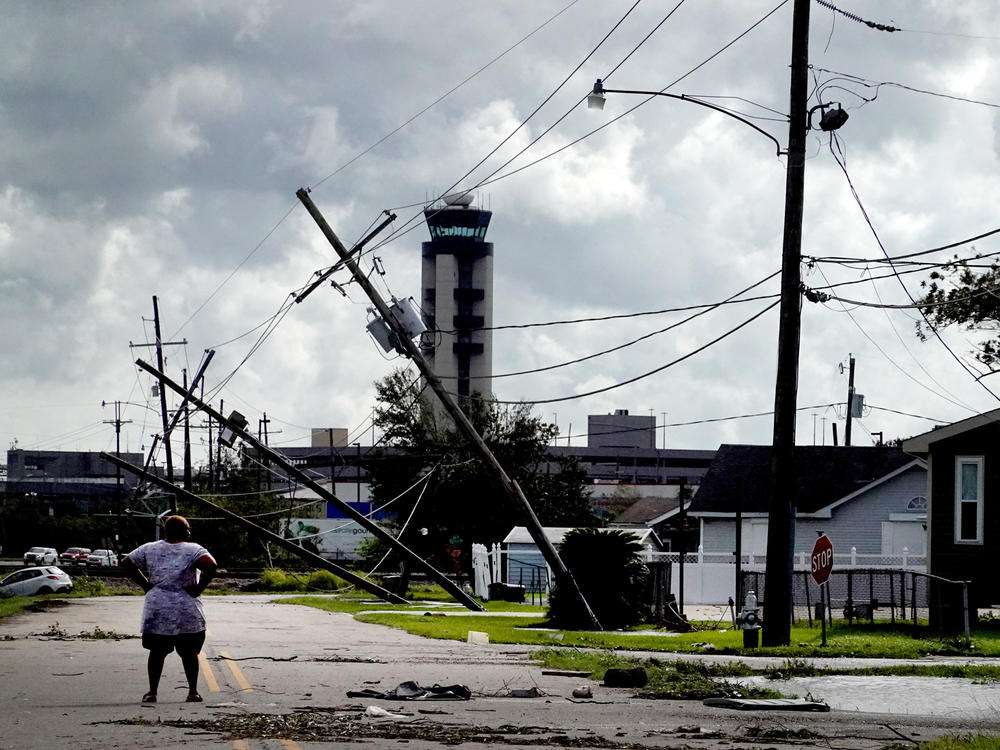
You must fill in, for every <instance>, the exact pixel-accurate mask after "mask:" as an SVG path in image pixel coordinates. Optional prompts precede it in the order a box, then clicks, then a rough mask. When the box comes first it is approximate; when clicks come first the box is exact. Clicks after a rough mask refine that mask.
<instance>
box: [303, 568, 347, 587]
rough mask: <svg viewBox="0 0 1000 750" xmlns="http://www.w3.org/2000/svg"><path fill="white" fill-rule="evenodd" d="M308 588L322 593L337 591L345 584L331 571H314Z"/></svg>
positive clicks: (310, 575) (310, 576)
mask: <svg viewBox="0 0 1000 750" xmlns="http://www.w3.org/2000/svg"><path fill="white" fill-rule="evenodd" d="M307 585H308V587H309V588H310V589H319V590H320V591H336V590H337V589H339V588H342V587H343V586H344V585H345V584H344V582H343V581H342V580H340V579H339V578H337V576H335V575H334V574H333V573H331V572H330V571H329V570H314V571H313V572H312V573H310V574H309V582H308V584H307Z"/></svg>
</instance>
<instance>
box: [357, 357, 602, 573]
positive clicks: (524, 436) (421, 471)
mask: <svg viewBox="0 0 1000 750" xmlns="http://www.w3.org/2000/svg"><path fill="white" fill-rule="evenodd" d="M375 390H376V395H377V398H378V401H379V406H377V407H376V409H375V424H376V425H377V426H378V427H379V428H380V429H381V430H382V431H383V434H384V435H385V438H384V440H385V442H386V443H387V444H388V445H389V446H392V447H394V448H396V449H399V450H397V451H393V454H392V455H391V456H390V455H389V454H387V453H383V454H382V455H381V456H376V457H375V459H374V460H373V461H372V462H371V465H370V468H371V479H372V494H373V497H374V500H375V502H376V503H377V504H378V505H380V506H382V505H385V504H387V503H392V505H391V506H390V508H391V509H392V510H393V511H394V512H395V516H396V519H397V528H401V527H402V525H403V524H407V528H406V532H405V536H404V538H403V541H404V543H405V544H407V545H408V546H410V547H411V548H412V549H414V551H416V552H419V553H421V554H425V555H427V556H428V559H430V560H431V561H432V563H433V564H435V566H437V567H439V568H440V569H441V570H443V571H444V572H449V573H452V572H457V573H458V574H459V575H460V576H462V575H468V573H469V572H470V571H469V560H470V556H471V545H472V543H474V542H480V543H483V544H490V543H493V542H499V541H500V540H501V539H503V537H504V536H506V535H507V533H508V532H509V531H510V529H511V528H512V527H513V526H515V525H523V523H524V521H523V519H522V518H521V517H520V515H519V513H518V511H517V510H516V509H515V507H514V505H513V503H512V502H511V501H510V500H509V498H508V497H507V496H506V494H505V493H504V492H503V490H502V489H501V488H500V487H499V486H497V485H496V484H495V483H494V480H493V478H492V476H491V474H490V473H489V472H488V471H487V470H486V468H485V467H484V466H483V464H482V461H481V459H480V456H479V454H478V453H477V452H476V451H475V450H474V449H473V448H472V447H471V446H470V445H469V444H468V441H467V440H466V439H465V437H464V436H462V435H461V434H460V433H459V432H458V431H457V429H456V428H455V426H454V425H453V424H451V419H450V418H449V417H448V416H447V415H445V414H444V413H443V412H442V411H440V410H437V409H435V408H433V406H432V405H431V402H430V398H429V397H428V396H427V395H426V394H425V393H423V392H422V390H421V389H420V388H419V387H418V386H417V384H416V382H414V381H413V379H412V378H411V376H410V375H408V374H407V373H406V372H405V371H402V370H397V371H395V372H393V373H390V374H389V375H388V376H386V377H385V378H383V379H382V380H380V381H378V382H376V383H375ZM462 409H463V411H464V412H465V413H466V415H467V416H468V418H469V421H470V422H472V424H473V426H475V428H476V429H477V430H478V431H479V434H480V435H482V437H483V440H484V441H485V442H486V444H487V445H488V446H489V448H490V450H491V451H493V454H494V455H495V456H496V457H497V460H499V461H500V464H501V465H502V466H503V467H504V469H505V470H506V471H507V473H508V474H509V475H510V477H511V478H512V479H513V480H515V481H517V482H518V483H519V484H520V485H521V488H522V489H523V490H524V493H525V496H526V497H527V498H528V500H529V502H530V503H531V506H532V508H533V510H534V511H535V514H536V515H537V516H538V519H539V521H540V522H541V523H542V524H543V525H546V524H547V525H560V526H594V525H597V518H596V516H595V515H594V514H593V512H592V511H591V509H590V502H589V496H588V492H587V490H586V487H585V478H586V474H585V472H584V471H583V469H582V468H581V467H580V466H579V464H578V463H577V462H576V461H575V460H572V459H570V460H562V461H555V460H551V461H550V460H549V459H548V458H547V456H546V453H547V446H548V444H549V443H550V442H551V441H552V439H553V438H554V437H555V435H556V428H555V426H554V425H551V424H547V423H545V422H542V421H541V420H540V419H538V418H537V417H535V416H533V415H532V414H531V409H530V407H529V406H528V405H527V404H516V405H512V406H501V405H499V404H496V403H495V402H492V401H487V400H485V399H482V398H480V397H479V396H478V395H476V396H473V397H472V398H469V399H467V400H466V401H465V402H464V403H463V405H462ZM428 473H429V476H428ZM425 476H426V477H427V479H426V486H425V485H424V483H423V482H421V481H420V480H421V478H422V477H425ZM418 498H419V502H418ZM407 521H408V523H407Z"/></svg>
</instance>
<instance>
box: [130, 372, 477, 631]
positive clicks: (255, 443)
mask: <svg viewBox="0 0 1000 750" xmlns="http://www.w3.org/2000/svg"><path fill="white" fill-rule="evenodd" d="M136 364H137V365H138V366H139V367H141V368H142V369H144V370H146V371H147V372H148V373H150V374H151V375H153V376H155V377H157V378H159V380H160V382H161V383H162V384H163V385H165V386H166V387H168V388H170V389H172V390H173V391H175V392H177V393H181V394H183V393H187V391H186V390H185V389H184V388H183V387H182V386H180V385H178V384H177V383H175V382H174V381H173V380H171V379H170V378H169V377H167V376H166V375H164V374H163V373H162V372H159V371H157V370H156V369H155V368H153V367H152V366H150V365H148V364H147V363H145V362H143V361H142V360H141V359H139V360H136ZM189 397H190V402H191V403H192V404H194V406H196V407H197V408H198V409H200V410H201V411H203V412H205V413H206V414H208V415H209V416H210V417H212V418H213V419H215V420H216V421H217V422H219V424H221V425H224V426H226V427H227V428H228V429H230V430H232V431H233V433H234V434H235V435H236V436H238V437H239V438H241V439H242V440H243V441H244V442H246V443H247V444H248V445H251V446H252V447H253V448H255V449H256V450H257V451H259V452H260V453H261V455H263V456H266V457H267V458H268V459H269V460H270V461H271V462H272V463H274V464H276V465H278V466H280V467H281V468H282V469H283V470H284V471H286V472H287V473H288V474H290V475H291V476H294V477H295V478H296V479H297V480H298V481H299V482H301V483H302V484H303V485H305V486H306V487H308V488H309V489H311V490H312V491H313V492H315V493H316V494H317V495H319V496H320V497H321V498H323V499H324V500H326V501H327V502H329V503H330V504H332V505H334V506H336V507H337V509H338V510H340V511H341V512H343V513H344V514H345V515H346V516H347V517H348V518H350V519H351V520H352V521H354V522H355V523H357V524H358V525H360V526H361V527H363V528H365V529H367V530H368V531H370V532H371V533H372V534H373V535H375V536H376V537H378V538H379V539H380V540H381V541H383V542H385V543H386V544H388V545H389V546H391V547H392V548H393V549H395V550H397V551H398V552H400V553H401V554H402V555H403V556H404V557H406V558H408V559H409V560H410V561H411V562H413V563H414V564H416V565H418V566H419V567H420V568H421V569H423V570H425V571H427V574H428V575H429V576H430V577H431V578H433V579H434V580H435V581H436V582H437V583H439V584H440V585H441V587H442V588H443V589H444V590H445V591H447V592H448V593H449V594H451V595H452V596H453V597H455V599H456V600H458V601H459V602H461V603H462V604H464V605H465V606H466V607H467V608H468V609H471V610H474V611H477V612H481V611H483V609H484V607H483V606H482V605H481V604H479V603H478V602H477V601H476V600H475V599H473V598H472V597H470V596H469V595H468V594H466V593H465V592H464V591H462V589H461V588H459V587H458V586H456V585H455V583H454V582H453V581H451V580H450V579H449V578H448V577H447V576H445V575H444V574H443V573H441V572H440V571H439V570H437V569H436V568H434V567H433V566H432V565H431V564H430V563H429V562H427V560H426V559H424V558H423V557H421V556H420V555H418V554H416V553H415V552H413V551H412V550H411V549H410V548H408V547H407V546H406V545H404V544H402V543H401V542H400V541H399V540H397V539H396V538H395V537H393V536H392V534H389V533H388V532H387V531H386V530H385V529H383V528H382V527H381V526H379V525H378V524H377V523H375V522H374V521H372V520H371V519H369V518H368V517H367V516H365V515H363V514H362V513H359V512H358V511H357V510H355V509H354V508H352V507H351V506H350V505H349V504H348V503H346V502H344V501H343V500H341V499H340V498H338V497H337V496H336V495H335V494H333V493H332V492H330V491H329V490H327V489H326V488H325V487H323V486H322V485H321V484H319V483H318V482H317V481H316V480H315V479H313V478H312V477H310V476H309V475H308V474H306V473H305V472H304V471H302V469H300V468H299V467H297V466H295V465H294V464H292V463H291V462H290V461H288V460H287V459H286V458H285V457H284V456H282V455H281V454H280V453H278V452H277V451H275V450H273V449H271V448H269V447H268V446H266V445H264V444H263V443H262V442H260V441H259V440H257V438H255V437H254V436H253V435H251V434H250V433H249V432H247V431H246V429H244V428H243V427H242V426H240V425H239V424H236V423H235V422H233V421H231V420H230V419H228V418H227V417H225V416H223V415H222V413H221V412H218V411H216V410H215V409H213V408H212V407H211V406H209V405H208V404H206V403H205V402H204V401H202V400H201V399H200V398H197V397H196V396H194V395H193V394H189Z"/></svg>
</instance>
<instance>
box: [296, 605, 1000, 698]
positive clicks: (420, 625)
mask: <svg viewBox="0 0 1000 750" xmlns="http://www.w3.org/2000/svg"><path fill="white" fill-rule="evenodd" d="M414 593H415V594H418V595H419V596H420V598H421V599H423V600H424V601H428V602H432V603H433V602H437V601H449V597H448V596H447V594H445V593H444V592H442V591H441V590H440V589H439V588H438V587H435V586H428V587H421V589H419V590H415V591H414ZM285 601H286V602H287V603H290V604H301V605H306V606H311V607H318V608H321V609H326V610H329V611H335V612H348V613H350V614H357V613H359V612H361V611H368V612H370V613H371V614H365V615H362V616H360V617H359V619H362V620H364V621H365V622H373V623H377V624H380V625H386V626H389V627H394V628H399V629H401V630H406V631H408V632H410V633H413V634H414V635H420V636H424V637H427V638H442V639H451V640H461V641H464V640H466V638H467V636H468V631H470V630H477V631H482V632H485V633H487V634H488V635H489V636H490V640H491V641H493V642H494V643H522V644H525V645H549V646H552V645H563V646H579V647H587V648H608V649H620V650H642V651H661V652H664V653H669V652H674V653H691V654H704V653H718V654H730V655H739V656H778V657H787V658H789V659H792V660H794V659H805V658H808V657H838V656H852V657H858V658H885V659H919V658H921V657H924V656H956V655H964V656H1000V632H997V631H994V630H989V629H987V630H976V631H973V634H972V636H973V638H972V645H971V648H966V647H965V645H964V642H963V640H962V639H960V638H954V637H935V636H933V635H926V636H921V637H913V636H912V635H911V634H910V633H909V632H901V631H898V630H891V629H890V628H889V627H888V626H885V627H879V626H878V625H876V626H875V627H872V626H871V625H870V624H864V625H859V626H854V627H849V626H846V625H845V626H835V627H831V628H829V629H828V630H827V645H826V646H822V645H821V639H822V636H821V633H820V629H819V628H808V627H793V628H792V630H791V645H790V646H784V647H775V648H756V649H744V648H743V634H742V632H741V631H739V630H733V629H725V630H714V629H707V628H708V626H709V624H706V623H694V625H695V626H696V627H698V626H701V627H706V629H704V630H695V631H694V632H690V633H664V632H663V631H662V630H660V629H656V628H651V627H650V626H648V625H643V626H639V627H636V628H634V629H632V630H630V631H627V632H623V631H605V632H600V633H595V632H587V631H570V630H548V629H546V626H547V625H548V623H547V621H546V615H545V611H544V610H543V609H542V608H541V607H538V606H532V605H529V604H519V603H512V602H486V603H485V607H486V610H487V612H489V613H490V614H489V615H488V616H473V615H470V614H468V611H467V610H465V609H464V608H461V607H458V606H451V607H441V608H434V607H431V606H429V607H428V611H430V612H447V613H448V615H447V617H436V616H430V617H420V616H415V615H412V614H401V612H403V611H412V610H413V609H414V608H419V607H420V602H419V601H415V602H413V603H412V604H408V605H394V604H388V603H386V602H382V601H378V600H373V599H372V598H370V596H369V595H368V594H366V593H363V592H357V591H354V592H351V593H344V594H339V595H338V596H336V597H322V598H319V597H314V598H310V597H296V598H293V599H287V600H285ZM515 613H516V614H519V615H520V614H528V615H530V616H528V617H524V616H518V617H514V616H505V615H513V614H515ZM793 676H795V675H793ZM798 676H801V675H798ZM929 676H934V675H933V674H932V675H929ZM940 676H948V675H946V674H941V675H940ZM967 676H968V675H967ZM975 678H978V679H984V680H987V679H993V675H992V674H990V673H988V670H987V673H984V674H983V675H976V676H975Z"/></svg>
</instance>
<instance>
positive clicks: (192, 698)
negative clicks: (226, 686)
mask: <svg viewBox="0 0 1000 750" xmlns="http://www.w3.org/2000/svg"><path fill="white" fill-rule="evenodd" d="M153 700H156V699H155V698H154V699H153ZM184 700H185V702H186V703H201V702H203V701H204V700H205V699H204V698H202V697H201V696H200V695H198V694H197V693H188V697H187V698H185V699H184Z"/></svg>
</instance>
